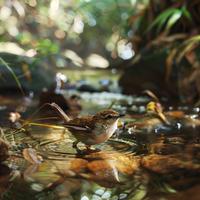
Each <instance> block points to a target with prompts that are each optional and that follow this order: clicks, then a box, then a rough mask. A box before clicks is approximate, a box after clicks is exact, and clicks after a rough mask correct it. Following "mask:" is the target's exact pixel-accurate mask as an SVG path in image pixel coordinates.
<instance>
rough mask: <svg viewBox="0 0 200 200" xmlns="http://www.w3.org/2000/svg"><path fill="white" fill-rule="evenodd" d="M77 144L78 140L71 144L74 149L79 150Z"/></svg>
mask: <svg viewBox="0 0 200 200" xmlns="http://www.w3.org/2000/svg"><path fill="white" fill-rule="evenodd" d="M78 143H79V141H78V140H76V141H74V142H73V144H72V147H73V148H74V149H79V148H78V146H77V145H78Z"/></svg>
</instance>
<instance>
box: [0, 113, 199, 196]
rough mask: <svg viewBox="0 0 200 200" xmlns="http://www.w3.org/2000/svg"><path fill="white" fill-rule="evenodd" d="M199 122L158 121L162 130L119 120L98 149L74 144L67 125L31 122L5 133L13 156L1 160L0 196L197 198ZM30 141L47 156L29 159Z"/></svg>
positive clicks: (41, 153)
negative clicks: (40, 159)
mask: <svg viewBox="0 0 200 200" xmlns="http://www.w3.org/2000/svg"><path fill="white" fill-rule="evenodd" d="M141 116H142V115H141ZM129 118H130V119H132V118H133V116H131V115H129ZM134 119H135V118H134ZM138 119H139V118H138ZM184 120H186V119H184ZM139 121H141V120H140V119H139ZM187 122H188V123H189V122H190V121H189V120H188V119H187ZM197 122H198V123H199V121H198V118H197ZM142 123H143V124H144V123H145V120H144V118H143V121H142ZM179 123H181V121H180V120H179ZM190 123H191V122H190ZM198 123H196V124H195V127H192V126H190V125H187V126H185V127H183V128H181V129H178V128H177V127H176V126H172V128H170V129H167V131H165V129H164V128H163V126H160V125H158V126H157V125H156V127H161V129H159V131H158V132H155V129H153V128H152V129H149V130H148V131H147V130H146V129H143V128H142V126H140V127H138V129H137V130H134V131H133V132H129V130H128V129H126V128H124V127H122V126H121V127H120V130H119V131H118V133H117V134H116V136H115V138H112V139H111V140H109V141H107V142H106V143H104V144H101V145H98V146H97V148H99V149H100V150H99V151H87V150H85V148H84V146H83V145H80V148H81V149H83V151H81V152H77V151H76V150H75V149H73V148H72V143H73V141H74V138H73V136H71V134H70V133H69V132H68V131H67V130H64V129H63V128H55V127H51V128H50V127H42V126H36V125H29V126H27V127H24V129H23V130H21V131H19V132H15V133H14V134H10V133H9V134H7V135H6V137H7V139H8V140H10V141H12V140H13V141H15V144H14V145H13V147H12V156H11V157H10V158H9V160H8V161H6V163H5V165H0V195H1V198H2V199H3V200H7V199H8V200H12V199H16V200H23V199H30V200H31V199H33V200H43V199H50V200H51V199H52V200H54V199H56V200H57V199H61V200H64V199H81V200H90V199H91V200H101V199H111V200H117V199H120V200H121V199H122V200H123V199H131V200H140V199H172V200H173V199H189V198H190V199H198V198H199V197H198V193H199V192H198V191H199V177H200V153H199V152H200V144H199V141H200V140H199V126H198ZM148 125H149V124H148ZM13 138H14V139H13ZM22 144H23V145H22ZM30 147H31V148H33V149H35V150H36V151H37V153H38V155H40V156H41V157H43V160H44V161H43V162H41V163H38V164H36V163H35V164H31V163H30V162H28V161H27V160H25V159H24V158H23V156H22V153H21V152H22V151H23V149H25V148H30ZM191 195H192V196H191Z"/></svg>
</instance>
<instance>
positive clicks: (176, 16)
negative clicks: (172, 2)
mask: <svg viewBox="0 0 200 200" xmlns="http://www.w3.org/2000/svg"><path fill="white" fill-rule="evenodd" d="M181 16H182V12H181V11H180V10H177V11H176V12H174V14H173V15H172V16H171V17H170V18H169V20H168V22H167V29H168V30H169V29H170V28H171V27H172V26H173V25H174V24H175V23H176V22H177V21H178V20H179V19H180V18H181Z"/></svg>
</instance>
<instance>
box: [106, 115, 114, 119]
mask: <svg viewBox="0 0 200 200" xmlns="http://www.w3.org/2000/svg"><path fill="white" fill-rule="evenodd" d="M105 118H106V119H111V118H113V116H112V115H106V116H105Z"/></svg>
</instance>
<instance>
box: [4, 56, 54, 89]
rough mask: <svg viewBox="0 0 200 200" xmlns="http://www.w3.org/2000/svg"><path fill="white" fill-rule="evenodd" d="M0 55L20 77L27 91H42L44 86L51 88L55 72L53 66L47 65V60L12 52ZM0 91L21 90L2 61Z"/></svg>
mask: <svg viewBox="0 0 200 200" xmlns="http://www.w3.org/2000/svg"><path fill="white" fill-rule="evenodd" d="M0 57H1V58H2V59H3V60H4V61H5V62H6V63H7V64H8V65H9V67H10V68H11V69H12V71H13V72H14V74H15V75H16V76H17V77H18V80H19V82H20V84H21V85H22V88H23V89H24V90H25V91H27V92H28V91H33V92H40V91H41V90H42V88H50V87H51V86H52V84H53V81H54V74H55V73H54V70H53V68H51V67H50V66H49V65H47V62H46V61H47V60H45V59H39V58H29V57H26V56H18V55H15V54H10V53H0ZM0 91H1V92H11V91H15V92H19V88H18V86H17V84H16V81H15V79H14V78H13V76H12V74H11V72H10V71H9V70H8V69H7V67H5V65H4V64H3V63H2V62H0Z"/></svg>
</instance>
